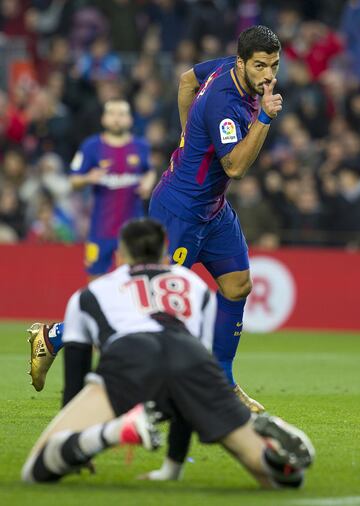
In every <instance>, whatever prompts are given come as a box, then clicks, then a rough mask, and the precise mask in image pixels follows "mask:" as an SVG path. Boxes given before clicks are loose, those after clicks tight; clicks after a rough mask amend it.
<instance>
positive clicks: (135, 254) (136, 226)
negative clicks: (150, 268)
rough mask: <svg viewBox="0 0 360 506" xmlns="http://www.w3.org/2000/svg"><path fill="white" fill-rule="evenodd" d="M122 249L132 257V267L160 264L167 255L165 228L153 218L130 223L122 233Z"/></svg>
mask: <svg viewBox="0 0 360 506" xmlns="http://www.w3.org/2000/svg"><path fill="white" fill-rule="evenodd" d="M119 239H120V248H123V249H124V250H125V253H126V254H127V256H128V257H130V261H129V262H128V263H129V264H131V265H137V264H149V263H159V262H160V260H161V259H162V258H163V256H164V254H165V247H166V233H165V229H164V227H163V226H162V225H161V224H160V223H159V222H158V221H156V220H153V219H151V218H140V219H134V220H130V221H128V222H127V223H126V224H125V225H124V226H123V227H122V229H121V231H120V237H119Z"/></svg>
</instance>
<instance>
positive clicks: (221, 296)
mask: <svg viewBox="0 0 360 506" xmlns="http://www.w3.org/2000/svg"><path fill="white" fill-rule="evenodd" d="M216 282H217V284H218V286H219V292H218V293H217V301H218V313H217V318H216V325H215V338H214V347H213V351H214V354H215V356H216V357H217V359H218V361H219V363H220V365H221V367H222V368H223V370H224V372H225V374H226V376H227V378H228V380H229V382H230V384H231V385H233V387H234V392H235V393H236V395H237V396H238V397H239V399H240V400H241V401H242V402H243V403H244V404H245V405H246V406H247V407H248V408H249V409H250V410H251V411H252V412H253V413H262V412H263V411H264V406H263V405H262V404H260V402H258V401H256V400H255V399H252V398H251V397H249V396H248V395H247V393H246V392H244V390H243V389H242V388H241V387H240V386H239V385H237V384H236V383H235V381H234V378H233V373H232V366H233V360H234V358H235V354H236V350H237V347H238V344H239V341H240V336H241V331H242V324H243V314H244V307H245V302H246V297H247V296H248V295H249V293H250V292H251V287H252V285H251V279H250V272H249V270H248V269H247V270H244V271H234V272H229V273H226V274H223V275H221V276H218V277H217V278H216Z"/></svg>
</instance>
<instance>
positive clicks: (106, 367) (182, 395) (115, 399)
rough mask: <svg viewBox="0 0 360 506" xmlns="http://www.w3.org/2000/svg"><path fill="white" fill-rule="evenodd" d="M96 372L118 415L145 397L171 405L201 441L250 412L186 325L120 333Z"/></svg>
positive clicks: (244, 419)
mask: <svg viewBox="0 0 360 506" xmlns="http://www.w3.org/2000/svg"><path fill="white" fill-rule="evenodd" d="M97 374H99V375H100V376H101V377H102V378H103V379H104V382H105V386H106V390H107V393H108V396H109V400H110V403H111V405H112V407H113V409H114V411H115V413H116V415H117V416H119V415H121V414H122V413H125V412H127V411H128V410H129V409H131V408H132V407H133V406H135V405H136V404H138V403H140V402H146V401H148V400H154V401H156V402H157V403H158V404H159V406H160V407H161V406H165V405H173V406H174V407H175V408H176V410H177V411H179V412H180V413H181V415H182V416H183V418H184V419H185V420H186V421H187V422H188V423H189V424H190V425H191V427H192V428H193V430H194V431H195V432H197V433H198V434H199V437H200V440H201V441H202V442H204V443H210V442H215V441H218V440H220V439H221V438H223V437H224V436H226V435H227V434H229V433H230V432H232V431H233V430H235V429H236V428H238V427H241V426H242V425H244V424H245V423H246V422H247V421H248V420H249V418H250V412H249V410H248V409H247V408H246V407H245V406H244V405H243V404H242V403H241V402H240V401H239V399H238V398H237V397H236V395H235V394H234V392H233V390H232V388H231V387H230V385H229V384H228V382H227V380H226V378H225V376H224V374H223V372H222V371H221V369H220V368H219V366H218V364H217V363H216V362H215V360H214V358H213V357H212V356H211V355H210V354H209V353H208V351H207V350H206V349H205V348H204V347H203V345H202V344H201V343H200V342H199V341H197V340H196V339H195V338H194V337H192V336H191V335H190V334H188V333H187V332H185V331H173V330H170V331H169V330H166V331H163V332H158V333H139V334H133V335H128V336H125V337H121V338H119V339H118V340H116V341H115V342H114V343H112V344H111V345H110V346H109V348H108V349H107V350H106V351H105V352H104V353H103V354H102V356H101V358H100V361H99V365H98V368H97Z"/></svg>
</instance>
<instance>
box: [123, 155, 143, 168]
mask: <svg viewBox="0 0 360 506" xmlns="http://www.w3.org/2000/svg"><path fill="white" fill-rule="evenodd" d="M126 163H127V164H128V165H130V166H131V167H136V166H137V165H139V164H140V157H139V155H136V154H135V153H132V154H130V155H128V156H127V157H126Z"/></svg>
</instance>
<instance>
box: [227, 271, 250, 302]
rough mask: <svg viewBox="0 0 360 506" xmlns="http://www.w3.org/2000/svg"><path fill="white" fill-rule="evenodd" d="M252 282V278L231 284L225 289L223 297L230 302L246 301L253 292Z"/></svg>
mask: <svg viewBox="0 0 360 506" xmlns="http://www.w3.org/2000/svg"><path fill="white" fill-rule="evenodd" d="M251 289H252V282H251V279H250V277H249V278H247V279H246V280H244V281H243V280H241V281H239V282H237V283H236V282H235V283H231V284H230V283H229V284H228V285H227V286H224V287H223V290H222V291H223V295H224V297H226V298H227V299H230V300H240V299H245V298H246V297H247V296H248V295H249V294H250V292H251Z"/></svg>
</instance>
